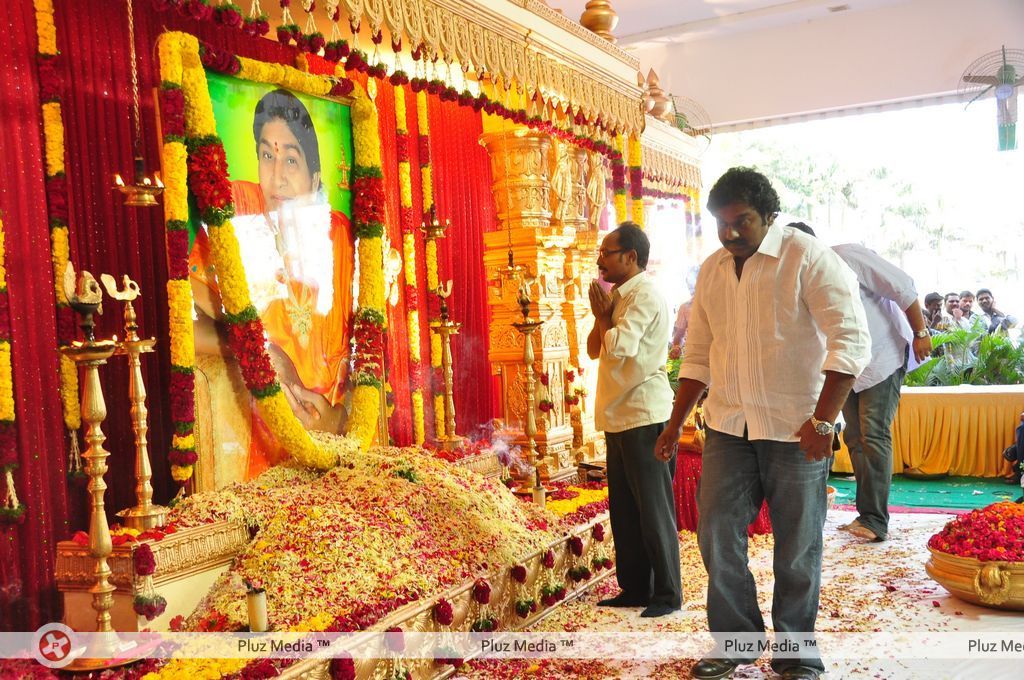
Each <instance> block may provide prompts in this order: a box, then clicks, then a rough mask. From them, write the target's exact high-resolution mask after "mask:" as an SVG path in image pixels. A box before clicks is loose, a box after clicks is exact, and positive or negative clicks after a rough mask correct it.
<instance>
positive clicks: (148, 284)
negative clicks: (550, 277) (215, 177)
mask: <svg viewBox="0 0 1024 680" xmlns="http://www.w3.org/2000/svg"><path fill="white" fill-rule="evenodd" d="M135 7H136V17H135V29H136V49H137V53H138V54H137V59H138V78H139V88H140V93H141V106H142V127H143V140H142V148H143V151H144V154H145V157H146V159H147V166H148V167H147V169H148V170H149V171H153V170H156V169H158V167H159V146H158V139H157V136H156V118H155V110H154V105H153V97H152V93H153V91H154V88H155V87H156V86H157V85H158V84H159V74H158V72H157V70H156V60H155V55H154V51H155V44H156V39H157V37H158V36H159V34H160V33H161V32H162V31H164V30H186V31H189V32H191V33H194V34H196V35H198V36H199V38H200V39H201V40H205V41H209V42H210V43H212V44H214V45H215V46H218V47H221V48H226V49H230V50H233V51H234V52H236V53H237V54H240V55H243V56H247V57H252V58H256V59H260V60H263V61H277V62H281V63H289V64H290V63H292V61H293V58H294V50H293V49H292V48H288V47H284V46H282V45H280V44H278V43H276V42H274V41H272V40H264V39H261V38H249V37H247V36H244V35H243V34H242V33H241V32H238V31H231V30H224V29H223V28H221V27H219V26H217V25H216V24H213V23H206V22H203V23H199V22H195V21H193V20H191V19H188V18H186V17H183V16H181V15H179V14H178V13H176V12H162V13H161V12H157V11H155V9H154V3H153V2H152V0H138V1H137V2H136V3H135ZM5 16H7V17H8V22H9V26H8V31H7V39H6V40H4V41H3V43H2V45H0V63H2V64H4V68H2V69H0V103H2V107H0V108H2V110H3V111H4V114H5V115H4V116H3V120H2V122H0V153H3V157H4V158H7V159H9V160H11V161H12V162H9V163H5V164H0V209H2V210H3V217H4V222H5V224H6V226H7V229H6V232H7V252H8V257H7V266H8V281H9V291H10V304H11V316H12V321H13V327H14V328H13V336H12V351H13V364H14V379H15V385H16V394H17V407H18V411H17V415H18V433H19V458H20V461H21V469H20V470H18V471H17V472H16V473H15V479H16V481H17V484H18V490H19V494H20V495H21V497H22V500H23V501H24V502H25V504H26V505H27V506H28V513H27V516H26V521H25V523H24V524H23V525H21V526H19V527H14V528H3V529H0V629H21V630H27V629H32V628H35V627H38V625H40V624H41V623H42V622H45V621H47V620H53V619H56V618H58V617H59V613H60V608H59V601H58V597H57V593H56V591H55V587H54V584H53V581H52V574H53V557H54V546H55V543H56V541H58V540H61V539H64V538H67V537H69V536H70V534H71V533H72V532H73V531H74V530H75V529H79V528H85V526H86V523H87V518H88V513H87V503H86V498H85V495H84V492H83V491H82V490H80V489H73V490H71V491H70V493H69V488H68V486H67V484H66V482H65V479H64V472H65V466H66V445H65V436H64V429H63V424H62V420H61V410H60V401H59V395H58V387H59V379H58V374H57V359H58V357H57V350H56V342H55V328H54V319H55V312H54V298H53V277H52V267H51V263H50V245H49V230H48V226H47V214H46V208H45V206H46V201H45V193H44V190H43V167H42V157H43V154H42V143H41V140H42V132H41V125H40V114H39V110H40V103H39V94H38V87H37V80H36V72H35V64H34V61H35V53H36V48H37V45H36V31H35V19H34V12H33V7H32V1H31V0H11V1H10V2H8V3H7V5H6V11H5ZM55 20H56V26H57V42H58V46H59V48H60V50H61V55H62V56H61V59H60V63H59V66H58V70H59V72H60V73H61V75H62V76H63V78H64V81H65V87H64V99H63V103H62V104H63V112H64V120H65V136H66V166H67V174H68V192H69V212H70V219H69V222H70V235H71V253H72V261H73V262H74V263H75V266H76V268H78V269H80V270H81V269H87V270H89V271H91V272H92V273H93V274H94V275H96V276H98V275H99V274H101V273H110V274H114V275H115V276H117V277H119V275H121V274H128V275H129V276H131V277H132V278H133V279H135V280H136V281H137V282H138V283H139V285H140V287H141V289H142V291H143V296H142V298H141V299H140V300H139V301H138V303H137V304H136V305H135V308H136V311H137V313H138V315H139V324H140V327H141V329H142V332H143V333H145V334H146V335H151V336H156V337H157V338H158V339H159V340H160V342H159V343H158V345H157V351H156V353H155V355H153V356H149V357H146V358H145V361H144V362H143V372H144V378H145V381H146V387H147V391H148V393H149V394H150V395H151V396H150V399H149V404H148V405H149V428H150V429H149V444H150V452H151V456H152V458H153V463H154V465H153V468H154V479H153V486H154V489H155V500H156V501H158V502H166V501H167V500H168V499H169V497H170V496H171V495H172V494H173V492H174V491H175V490H176V485H174V484H173V482H172V481H171V480H170V479H169V468H168V466H167V465H166V464H163V457H164V456H165V455H166V452H167V451H168V449H169V445H170V436H171V431H170V423H169V414H168V412H167V409H166V407H165V404H164V402H163V400H162V399H160V398H159V397H158V396H156V395H162V394H166V391H167V387H168V384H169V366H170V360H169V356H168V347H167V341H166V338H167V337H168V335H167V334H168V329H167V304H166V296H165V293H164V290H165V285H166V280H167V269H166V256H165V250H164V228H163V213H162V209H160V208H149V209H136V208H126V207H124V206H123V204H122V202H121V200H120V196H119V194H117V193H116V192H115V191H114V190H112V189H111V181H112V177H113V175H114V173H121V174H122V175H127V174H129V173H130V170H131V166H132V156H133V133H132V125H131V119H130V114H129V111H130V105H131V68H130V63H129V57H128V54H129V52H128V48H129V44H128V38H127V14H126V7H125V5H124V4H123V3H112V2H109V0H75V1H74V2H72V1H71V0H55ZM379 89H380V94H379V95H378V96H380V97H381V100H380V103H381V105H382V107H383V110H384V111H385V114H384V118H383V120H382V127H381V133H382V151H383V155H384V159H385V175H386V178H387V185H388V187H389V189H390V191H389V192H388V193H389V196H390V197H391V198H390V199H389V206H388V207H389V218H388V229H389V235H390V236H391V238H392V243H393V244H394V245H395V247H398V248H400V243H401V239H400V232H399V230H398V214H399V213H398V204H397V196H398V187H397V172H396V171H395V168H396V164H395V162H396V155H395V154H396V152H395V140H394V109H393V103H392V101H391V98H392V96H393V95H392V93H391V92H390V88H387V87H380V88H379ZM408 101H409V106H408V107H407V110H408V125H409V129H410V130H411V131H413V132H414V133H415V130H416V111H415V106H414V98H413V97H412V96H411V93H410V96H409V97H408ZM430 115H431V129H432V131H433V133H432V135H431V139H432V160H433V164H434V181H435V188H436V194H437V196H436V199H437V206H438V212H439V215H440V217H441V218H442V219H443V218H448V219H450V220H451V221H452V229H451V231H450V232H449V236H448V238H446V239H445V240H444V241H443V242H442V244H441V248H440V249H439V252H440V267H441V277H442V279H448V278H451V279H454V282H455V293H454V294H453V296H452V301H451V302H452V305H451V306H452V314H453V316H454V318H455V319H456V320H458V321H460V322H461V323H462V324H463V329H462V332H461V333H460V335H459V336H457V338H456V339H455V342H454V343H453V354H454V359H455V363H456V369H457V376H456V394H455V399H456V406H457V409H458V414H459V423H460V430H461V431H463V432H465V431H468V430H470V429H472V427H473V426H474V425H476V424H478V423H481V422H483V421H486V420H487V419H489V418H491V417H492V416H493V415H494V414H496V413H498V406H497V403H496V398H497V390H495V388H494V383H493V381H492V379H490V378H489V376H490V364H489V362H488V360H487V346H488V334H487V327H488V311H487V303H486V285H487V284H486V281H485V280H484V270H483V231H484V230H485V228H487V227H488V225H491V224H493V222H494V206H493V201H492V198H491V195H490V184H491V178H490V169H489V166H488V162H487V157H486V153H485V152H484V150H483V149H482V148H481V147H480V146H479V145H478V143H477V139H478V137H479V135H480V133H481V121H480V116H479V114H478V113H475V112H473V111H472V110H471V109H469V108H460V107H458V106H456V105H454V104H449V103H444V104H443V103H441V102H439V101H438V100H437V99H436V98H433V97H432V98H431V109H430ZM410 150H411V155H412V167H413V169H414V172H413V178H414V181H413V193H414V196H413V201H414V203H413V205H414V207H415V206H419V205H421V198H420V182H419V174H418V172H415V170H416V169H418V167H419V165H418V154H417V149H416V145H415V144H413V145H411V149H410ZM417 214H418V212H417ZM417 238H418V243H417V245H418V248H417V252H418V253H419V256H420V258H422V253H423V242H422V238H421V237H420V236H418V237H417ZM419 265H420V271H419V274H420V276H419V280H420V281H423V279H424V278H425V273H424V268H423V266H422V259H421V261H420V262H419ZM426 299H427V296H426V291H425V290H421V297H420V300H421V302H420V308H421V310H424V311H423V312H421V324H422V326H421V329H420V335H421V338H422V343H421V348H422V350H423V353H422V360H423V365H424V367H429V341H428V338H429V334H428V329H427V314H426V312H425V310H426V308H427V304H426ZM119 307H120V306H119V305H114V304H108V306H107V310H106V311H107V314H106V315H104V316H102V317H100V318H99V325H98V330H97V332H98V334H99V335H101V336H110V335H112V334H115V333H117V334H118V335H120V334H121V333H122V332H123V331H122V319H121V314H120V311H121V310H120V308H119ZM399 310H400V311H399ZM389 321H390V324H391V333H390V337H391V338H392V343H391V350H390V352H391V356H390V369H391V370H390V377H391V380H392V383H393V384H395V385H397V386H398V389H396V391H395V401H396V409H395V416H394V417H393V420H392V431H393V433H394V436H395V440H396V442H398V443H407V442H408V441H409V440H410V439H411V415H410V414H411V408H410V405H409V396H408V388H407V386H408V372H409V364H408V359H407V354H408V350H407V344H405V343H407V333H406V329H405V304H404V302H403V303H402V304H400V305H399V306H398V307H396V308H395V311H394V312H393V313H392V314H391V315H390V319H389ZM101 379H102V381H103V386H104V390H105V393H106V395H107V403H108V406H109V414H108V417H107V420H106V422H105V423H104V425H103V429H104V432H105V433H106V434H107V442H106V448H107V449H108V450H109V451H110V452H111V457H110V458H109V460H108V464H109V468H110V471H109V472H108V473H107V476H106V480H107V483H108V485H109V489H108V492H107V509H108V511H109V512H110V513H112V512H113V511H116V510H118V509H120V508H124V507H127V506H129V505H131V504H133V502H134V498H133V495H134V488H133V487H134V483H133V456H134V444H133V442H134V435H133V433H132V429H131V420H130V415H129V413H128V409H127V399H126V397H127V381H128V377H127V371H126V367H125V365H124V362H123V361H121V360H114V361H111V362H110V364H109V365H108V366H106V367H104V368H102V369H101ZM428 384H429V383H428ZM426 405H427V412H426V414H425V415H426V419H427V423H428V428H429V424H430V423H432V416H431V410H430V400H429V399H427V400H426ZM69 495H70V500H69ZM110 519H111V520H114V519H115V518H114V517H113V516H110Z"/></svg>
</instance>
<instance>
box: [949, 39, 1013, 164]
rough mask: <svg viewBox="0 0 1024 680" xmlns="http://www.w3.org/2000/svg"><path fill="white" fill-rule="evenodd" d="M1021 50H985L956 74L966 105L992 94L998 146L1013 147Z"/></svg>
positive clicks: (1009, 149) (960, 92) (1001, 149)
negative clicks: (994, 102) (984, 52)
mask: <svg viewBox="0 0 1024 680" xmlns="http://www.w3.org/2000/svg"><path fill="white" fill-rule="evenodd" d="M1022 74H1024V50H1008V49H1006V46H1005V45H1004V46H1003V48H1002V49H1001V50H997V51H995V52H989V53H988V54H986V55H984V56H983V57H981V58H979V59H976V60H975V61H974V62H973V63H972V64H971V65H970V66H968V67H967V70H966V71H964V74H963V75H962V76H960V88H959V90H958V93H959V94H960V96H961V97H963V98H964V99H966V98H967V97H970V101H968V102H967V106H970V105H971V104H973V103H974V102H976V101H977V100H979V99H981V98H982V97H985V96H987V95H988V94H989V93H991V94H993V95H994V96H995V98H996V124H997V126H998V128H999V150H1000V151H1012V150H1013V149H1016V148H1017V88H1018V87H1019V86H1020V84H1021V83H1024V75H1022Z"/></svg>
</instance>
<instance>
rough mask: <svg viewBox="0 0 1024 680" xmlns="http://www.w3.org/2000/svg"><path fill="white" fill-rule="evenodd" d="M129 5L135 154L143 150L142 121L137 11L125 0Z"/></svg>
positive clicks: (129, 48)
mask: <svg viewBox="0 0 1024 680" xmlns="http://www.w3.org/2000/svg"><path fill="white" fill-rule="evenodd" d="M125 2H126V4H127V6H128V55H129V58H130V59H131V73H132V127H133V128H134V130H135V150H134V151H135V155H136V156H137V155H139V154H140V153H141V151H142V123H141V122H140V121H141V115H140V113H139V69H138V66H137V65H136V60H135V11H134V9H133V7H132V0H125Z"/></svg>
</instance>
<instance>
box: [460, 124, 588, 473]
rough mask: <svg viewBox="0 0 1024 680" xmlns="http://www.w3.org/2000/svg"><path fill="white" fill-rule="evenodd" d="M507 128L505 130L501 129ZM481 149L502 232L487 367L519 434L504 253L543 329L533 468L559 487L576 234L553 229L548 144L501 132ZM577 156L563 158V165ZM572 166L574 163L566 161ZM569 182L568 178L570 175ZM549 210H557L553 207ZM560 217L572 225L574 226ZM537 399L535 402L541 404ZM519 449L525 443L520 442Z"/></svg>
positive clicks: (517, 341) (518, 340)
mask: <svg viewBox="0 0 1024 680" xmlns="http://www.w3.org/2000/svg"><path fill="white" fill-rule="evenodd" d="M506 125H507V124H506ZM480 143H481V144H482V145H483V146H484V147H485V148H486V149H487V152H488V154H489V155H490V158H491V172H492V177H493V178H494V184H493V185H492V190H493V194H494V200H495V203H496V206H497V213H498V219H499V221H500V223H501V226H502V229H501V230H500V231H493V232H488V233H485V234H484V245H485V247H486V252H485V254H484V266H485V267H486V269H487V273H488V280H490V281H491V282H492V283H493V285H492V286H491V287H490V289H489V291H488V305H489V306H490V309H491V319H492V320H491V331H490V350H489V359H490V361H491V365H492V367H493V370H494V373H495V374H496V375H499V376H501V387H502V412H503V413H502V416H503V419H504V420H505V422H506V423H507V424H508V426H509V427H510V428H513V429H514V430H517V431H518V432H522V431H523V430H524V425H525V420H526V412H527V395H526V387H525V384H526V380H525V365H524V361H523V351H524V346H523V339H524V336H523V334H521V333H520V332H518V331H517V330H516V329H515V328H514V327H513V325H512V324H513V323H514V322H516V321H519V320H520V318H521V316H522V314H521V311H520V310H519V308H518V306H517V302H516V301H517V298H518V295H519V285H520V282H517V281H515V280H511V279H509V278H508V277H506V276H502V275H501V273H500V272H501V271H502V270H506V269H507V267H508V263H509V262H508V260H509V257H508V253H509V250H511V251H512V253H513V258H514V261H515V263H516V264H517V265H525V267H526V268H527V270H528V271H529V273H530V274H529V276H530V278H531V279H532V282H529V283H528V284H527V285H528V291H527V292H528V297H529V298H530V305H529V316H530V318H532V319H536V320H537V321H539V322H541V323H542V324H543V325H542V326H541V327H540V328H538V329H537V330H536V331H535V332H534V333H533V335H532V338H533V345H534V349H535V352H534V355H535V362H534V366H533V369H534V371H535V372H536V373H537V374H547V376H548V385H547V387H546V388H542V387H538V388H537V389H538V392H539V393H540V394H543V393H544V392H545V391H546V398H547V399H549V400H550V401H551V402H552V404H553V407H552V408H551V410H550V411H548V412H546V413H538V414H535V416H536V417H537V421H538V422H537V437H536V443H537V451H538V456H539V461H538V465H537V468H538V470H539V471H540V474H541V477H542V478H543V479H544V480H545V481H547V480H551V479H554V480H559V479H562V478H564V477H568V476H570V475H572V474H574V473H575V461H574V459H573V456H572V438H573V433H572V425H571V423H570V414H569V413H568V411H567V409H566V404H565V371H566V369H567V368H568V366H569V363H568V362H569V339H568V331H567V328H566V324H565V319H564V317H563V314H562V305H563V304H564V302H565V295H564V292H563V287H564V269H565V257H566V256H565V250H566V249H567V248H568V247H569V246H571V245H572V243H573V240H574V238H575V229H574V228H573V227H572V226H568V225H566V224H565V223H564V220H563V222H561V223H558V224H552V207H553V205H554V207H555V208H556V209H557V208H558V206H559V202H558V201H557V199H556V198H553V196H552V186H551V176H552V172H553V169H554V168H555V165H556V164H557V163H558V157H557V156H556V155H555V153H556V152H555V150H554V149H553V148H552V140H551V138H550V137H549V136H548V135H547V134H546V133H543V132H537V131H535V130H529V129H526V128H519V127H517V128H511V127H506V128H505V130H503V131H501V132H492V133H487V134H484V135H483V136H482V137H481V139H480ZM573 155H574V152H572V151H571V150H569V151H567V156H568V157H570V158H571V157H573ZM570 164H571V161H570ZM567 170H568V172H569V173H570V174H569V175H568V177H571V173H572V170H571V168H567ZM564 186H565V187H570V186H571V187H572V190H571V191H570V192H569V193H570V200H569V201H568V203H569V204H570V205H571V204H572V202H573V201H574V200H575V199H573V198H572V196H571V195H573V194H577V193H578V182H576V181H575V180H573V181H569V180H568V179H566V181H565V184H564ZM553 202H554V203H553ZM569 212H570V211H569V210H565V211H563V213H564V215H565V216H566V218H567V219H569V221H570V223H572V220H573V219H575V218H573V217H572V216H570V215H569ZM534 397H535V398H536V399H537V401H538V402H539V401H540V400H541V398H543V397H542V396H539V395H538V393H535V394H534ZM518 441H519V442H520V443H523V442H525V441H526V437H525V436H524V435H519V436H518Z"/></svg>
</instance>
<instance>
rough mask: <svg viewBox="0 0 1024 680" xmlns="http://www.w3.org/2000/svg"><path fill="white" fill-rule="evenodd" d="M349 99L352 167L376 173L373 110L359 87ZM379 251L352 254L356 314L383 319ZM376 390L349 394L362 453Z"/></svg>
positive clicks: (371, 244)
mask: <svg viewBox="0 0 1024 680" xmlns="http://www.w3.org/2000/svg"><path fill="white" fill-rule="evenodd" d="M353 95H354V96H355V101H354V102H353V104H352V146H353V156H354V161H355V165H356V167H361V168H377V169H378V170H379V169H380V166H381V160H380V127H379V121H378V112H377V107H376V105H375V104H374V102H373V100H372V99H370V98H369V96H367V94H366V90H364V89H363V88H362V87H360V86H358V85H357V86H356V88H355V90H354V91H353ZM383 247H384V246H383V241H382V240H381V238H380V237H374V238H360V239H359V244H358V245H357V247H356V251H357V253H358V257H359V310H360V311H363V310H367V311H371V312H376V313H378V314H379V315H380V316H381V317H382V318H385V319H386V318H387V309H386V307H385V304H386V303H385V294H384V293H385V291H384V250H383ZM358 313H359V312H357V314H358ZM378 389H379V388H377V387H374V386H373V385H357V386H356V387H355V389H354V390H353V392H352V413H351V415H350V416H349V429H348V435H349V436H350V437H354V438H355V439H356V440H357V441H358V442H359V446H360V448H362V449H363V450H364V451H365V450H367V449H369V448H370V444H371V443H373V437H374V433H375V432H376V430H377V418H378V417H379V416H380V392H379V391H378ZM381 443H382V444H386V442H381Z"/></svg>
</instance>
